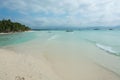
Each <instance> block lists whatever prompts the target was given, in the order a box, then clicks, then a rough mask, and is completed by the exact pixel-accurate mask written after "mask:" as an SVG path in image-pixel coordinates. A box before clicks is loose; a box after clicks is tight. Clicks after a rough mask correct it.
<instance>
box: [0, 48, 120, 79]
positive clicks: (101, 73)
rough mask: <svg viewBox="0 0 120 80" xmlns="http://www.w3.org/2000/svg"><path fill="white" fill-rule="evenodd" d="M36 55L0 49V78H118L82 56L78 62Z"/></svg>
mask: <svg viewBox="0 0 120 80" xmlns="http://www.w3.org/2000/svg"><path fill="white" fill-rule="evenodd" d="M37 56H38V55H37ZM37 56H35V55H31V54H18V53H15V52H13V51H9V50H6V49H0V80H120V77H119V76H117V75H116V74H114V73H113V72H111V71H109V70H107V69H105V68H103V67H101V66H98V65H97V64H95V63H93V62H92V61H90V60H88V59H87V58H84V57H82V56H81V58H80V60H79V63H74V61H72V60H60V59H58V58H57V57H56V58H57V59H56V61H54V59H55V58H54V59H53V60H52V59H51V60H49V59H47V58H46V57H45V56H43V55H39V58H38V57H37ZM76 60H77V59H76ZM78 64H79V65H78Z"/></svg>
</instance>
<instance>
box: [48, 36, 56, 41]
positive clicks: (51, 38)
mask: <svg viewBox="0 0 120 80" xmlns="http://www.w3.org/2000/svg"><path fill="white" fill-rule="evenodd" d="M57 37H58V35H54V36H52V37H50V38H49V39H48V40H53V39H56V38H57Z"/></svg>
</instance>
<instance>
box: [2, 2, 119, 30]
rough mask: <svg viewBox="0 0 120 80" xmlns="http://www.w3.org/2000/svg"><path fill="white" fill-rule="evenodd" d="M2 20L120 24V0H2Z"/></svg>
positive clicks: (47, 24)
mask: <svg viewBox="0 0 120 80" xmlns="http://www.w3.org/2000/svg"><path fill="white" fill-rule="evenodd" d="M0 3H1V4H0V19H3V18H5V19H8V18H10V19H12V20H13V21H18V22H21V23H23V24H26V25H28V26H30V27H32V28H41V27H44V28H45V27H51V26H53V27H61V26H65V27H86V26H118V25H120V0H0Z"/></svg>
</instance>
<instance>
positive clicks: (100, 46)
mask: <svg viewBox="0 0 120 80" xmlns="http://www.w3.org/2000/svg"><path fill="white" fill-rule="evenodd" d="M96 46H97V47H98V48H100V49H102V50H104V51H106V52H109V53H112V54H114V55H119V54H118V53H117V52H116V51H114V50H113V48H112V47H110V46H106V45H102V44H99V43H97V44H96Z"/></svg>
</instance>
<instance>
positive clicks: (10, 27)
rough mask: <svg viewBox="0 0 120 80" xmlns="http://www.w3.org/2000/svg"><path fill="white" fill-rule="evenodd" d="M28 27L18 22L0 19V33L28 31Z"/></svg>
mask: <svg viewBox="0 0 120 80" xmlns="http://www.w3.org/2000/svg"><path fill="white" fill-rule="evenodd" d="M28 30H30V28H29V27H28V26H25V25H23V24H21V23H18V22H12V21H11V20H10V19H8V20H5V19H3V20H0V33H2V32H3V33H9V32H23V31H28Z"/></svg>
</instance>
